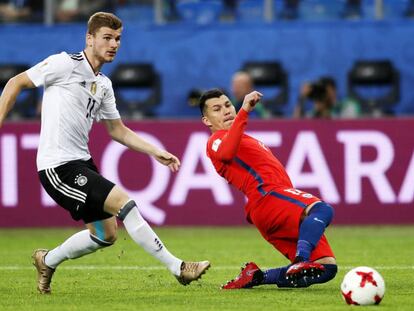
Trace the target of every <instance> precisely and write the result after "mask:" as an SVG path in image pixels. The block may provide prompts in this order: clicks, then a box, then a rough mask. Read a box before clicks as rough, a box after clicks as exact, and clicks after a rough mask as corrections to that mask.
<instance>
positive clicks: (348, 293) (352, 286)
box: [341, 267, 385, 306]
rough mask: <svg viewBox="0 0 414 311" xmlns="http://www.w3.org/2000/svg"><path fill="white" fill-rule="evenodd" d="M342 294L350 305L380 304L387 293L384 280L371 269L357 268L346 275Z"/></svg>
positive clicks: (342, 285)
mask: <svg viewBox="0 0 414 311" xmlns="http://www.w3.org/2000/svg"><path fill="white" fill-rule="evenodd" d="M341 292H342V297H343V298H344V300H345V302H346V303H347V304H349V305H362V306H365V305H373V304H379V303H380V302H381V300H382V298H383V297H384V293H385V283H384V279H383V278H382V276H381V275H380V274H379V273H378V272H377V271H376V270H374V269H372V268H370V267H357V268H354V269H352V270H351V271H349V272H348V273H347V274H346V275H345V277H344V280H343V281H342V284H341Z"/></svg>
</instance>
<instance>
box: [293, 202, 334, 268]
mask: <svg viewBox="0 0 414 311" xmlns="http://www.w3.org/2000/svg"><path fill="white" fill-rule="evenodd" d="M332 218H333V208H332V207H331V206H330V205H329V204H327V203H325V202H318V203H316V204H315V205H314V206H313V207H312V208H311V209H310V211H309V214H308V216H307V217H305V219H304V220H303V222H302V223H301V225H300V228H299V238H298V244H297V251H296V257H301V260H303V261H308V260H309V258H310V254H311V252H312V250H313V249H314V248H315V246H316V244H318V242H319V240H320V238H321V237H322V235H323V233H324V232H325V228H326V227H327V226H328V225H329V224H330V222H331V221H332Z"/></svg>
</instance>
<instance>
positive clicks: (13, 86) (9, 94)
mask: <svg viewBox="0 0 414 311" xmlns="http://www.w3.org/2000/svg"><path fill="white" fill-rule="evenodd" d="M34 87H35V85H34V84H33V82H32V81H31V80H30V79H29V77H28V76H27V74H26V72H22V73H20V74H18V75H17V76H14V77H13V78H11V79H10V80H9V81H8V82H7V84H6V86H5V87H4V89H3V92H2V94H1V97H0V127H1V126H2V125H3V122H4V119H6V116H7V113H8V112H9V111H10V110H11V109H12V107H13V105H14V104H15V102H16V98H17V96H18V95H19V94H20V92H21V91H22V90H23V89H27V88H34Z"/></svg>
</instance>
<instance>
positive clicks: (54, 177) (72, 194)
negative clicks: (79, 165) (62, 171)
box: [46, 168, 86, 203]
mask: <svg viewBox="0 0 414 311" xmlns="http://www.w3.org/2000/svg"><path fill="white" fill-rule="evenodd" d="M46 176H47V178H48V180H49V182H50V184H51V185H52V186H53V187H54V188H55V189H56V190H57V191H59V192H60V193H62V194H63V195H65V196H67V197H69V198H72V199H75V200H78V201H80V202H82V203H85V201H86V193H85V192H82V191H80V190H78V189H75V188H73V187H71V186H69V185H67V184H65V183H63V182H62V181H61V180H60V178H59V176H58V174H57V173H56V171H55V170H54V169H53V168H48V169H46Z"/></svg>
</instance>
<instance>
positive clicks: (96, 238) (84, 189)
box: [0, 12, 210, 294]
mask: <svg viewBox="0 0 414 311" xmlns="http://www.w3.org/2000/svg"><path fill="white" fill-rule="evenodd" d="M121 32H122V21H121V20H120V19H119V18H118V17H116V16H115V15H113V14H111V13H105V12H98V13H95V14H93V15H92V16H91V17H90V19H89V21H88V30H87V34H86V47H85V50H84V51H82V52H80V53H76V54H68V53H65V52H62V53H60V54H56V55H51V56H49V57H48V58H46V59H45V60H43V61H42V62H40V63H38V64H37V65H35V66H33V67H32V68H30V69H29V70H27V71H26V72H23V73H20V74H18V75H17V76H15V77H13V78H11V79H10V80H9V81H8V83H7V85H6V86H5V88H4V90H3V93H2V95H1V97H0V127H1V125H2V124H3V122H4V119H5V118H6V115H7V113H8V112H9V111H10V109H11V108H12V107H13V105H14V103H15V101H16V97H17V95H18V94H19V93H20V92H21V91H22V90H23V89H26V88H33V87H39V86H43V87H44V95H43V102H42V113H41V116H42V121H41V131H40V143H39V148H38V153H37V161H36V162H37V169H38V172H39V178H40V181H41V183H42V185H43V187H44V188H45V190H46V191H47V192H48V193H49V195H50V196H51V197H52V198H53V199H54V200H55V201H56V202H57V203H58V204H59V205H61V206H62V207H63V208H65V209H66V210H68V211H69V212H70V214H71V216H72V218H73V219H75V220H83V222H84V223H85V226H86V230H83V231H80V232H78V233H76V234H74V235H73V236H71V237H69V238H68V239H67V240H66V241H64V242H63V243H62V244H61V245H59V246H58V247H56V248H54V249H52V250H45V249H38V250H35V252H34V253H33V256H32V258H33V261H34V262H33V263H34V265H35V267H36V269H37V272H38V273H37V275H38V276H37V288H38V290H39V292H40V293H43V294H48V293H50V292H51V288H50V283H51V280H52V276H53V273H54V272H55V269H56V267H57V266H58V265H59V264H61V263H62V262H63V261H65V260H67V259H75V258H79V257H81V256H84V255H87V254H90V253H93V252H95V251H96V250H98V249H100V248H103V247H107V246H110V245H112V244H113V243H114V242H115V240H116V231H117V222H116V218H118V219H120V220H121V221H122V222H123V224H124V226H125V228H126V230H127V232H128V233H129V235H130V236H131V238H132V239H133V240H134V241H135V242H136V243H137V244H139V245H140V246H142V247H143V248H144V249H145V251H147V252H148V253H149V254H151V255H152V256H154V257H155V258H157V259H158V260H159V261H161V262H162V263H163V264H164V265H165V266H166V267H167V268H168V269H169V270H170V271H171V273H172V274H173V275H175V276H176V278H177V279H178V281H179V282H180V283H181V284H183V285H187V284H189V283H190V282H192V281H194V280H197V279H199V278H200V277H201V275H202V274H203V273H205V272H206V270H207V269H208V268H209V267H210V263H209V262H208V261H201V262H186V261H183V260H181V259H179V258H177V257H175V256H174V255H172V254H171V253H170V252H169V251H168V250H167V248H166V247H165V246H164V245H163V243H162V241H161V240H160V238H159V237H158V236H157V235H156V234H155V232H154V231H153V230H152V229H151V227H150V226H149V225H148V223H147V222H146V221H145V220H144V219H143V218H142V216H141V215H140V213H139V211H138V208H137V205H136V203H135V202H134V201H133V200H131V199H130V198H129V197H128V194H127V193H126V192H125V191H124V190H123V189H121V188H120V187H118V186H116V185H114V184H113V183H112V182H111V181H109V180H107V179H106V178H104V177H103V176H101V175H100V174H99V172H98V170H97V168H96V166H95V165H94V163H93V160H92V158H91V155H90V153H89V150H88V140H89V131H90V129H91V127H92V123H93V121H94V120H97V121H99V120H102V121H103V122H104V124H105V126H106V129H107V130H108V133H109V135H110V136H111V138H112V139H114V140H115V141H117V142H119V143H121V144H123V145H125V146H127V147H128V148H130V149H132V150H134V151H138V152H143V153H146V154H148V155H150V156H153V157H154V158H155V159H156V160H157V161H158V162H160V163H162V164H164V165H166V166H168V167H169V168H170V169H171V171H173V172H175V171H177V170H178V169H179V166H180V161H179V160H178V158H177V157H176V156H174V155H173V154H171V153H169V152H167V151H164V150H161V149H159V148H157V147H156V146H154V145H152V144H150V143H148V142H146V141H145V140H143V139H142V138H141V137H139V136H138V135H137V134H136V133H135V132H133V131H132V130H130V129H129V128H127V127H126V126H125V125H124V124H123V122H122V121H121V119H120V115H119V112H118V110H117V108H116V104H115V97H114V92H113V89H112V84H111V81H110V80H109V79H108V78H107V77H106V76H104V75H103V74H102V73H101V72H100V69H101V67H102V65H103V64H105V63H109V62H112V61H113V60H114V58H115V55H116V53H117V51H118V48H119V46H120V43H121Z"/></svg>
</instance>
